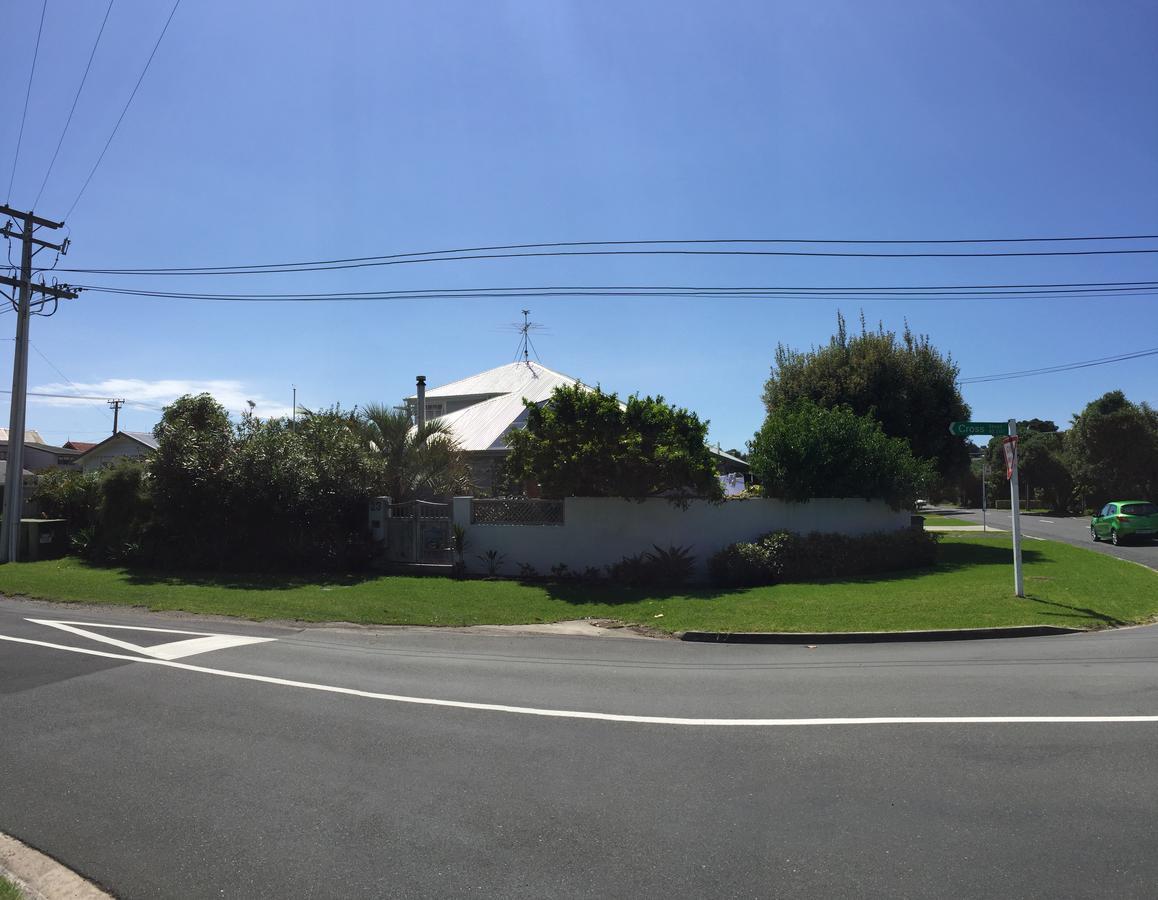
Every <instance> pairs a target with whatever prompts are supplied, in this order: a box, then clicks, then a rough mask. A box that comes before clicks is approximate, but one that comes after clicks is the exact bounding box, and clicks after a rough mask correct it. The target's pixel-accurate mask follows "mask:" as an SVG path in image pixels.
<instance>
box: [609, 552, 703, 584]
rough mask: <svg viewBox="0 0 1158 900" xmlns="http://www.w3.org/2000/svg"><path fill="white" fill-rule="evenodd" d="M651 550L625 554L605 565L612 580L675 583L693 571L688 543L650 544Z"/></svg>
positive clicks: (616, 582)
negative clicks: (631, 554) (677, 545)
mask: <svg viewBox="0 0 1158 900" xmlns="http://www.w3.org/2000/svg"><path fill="white" fill-rule="evenodd" d="M653 546H654V547H655V550H654V552H652V551H647V552H645V553H637V554H636V555H635V556H625V557H623V559H621V560H620V561H619V562H617V563H615V564H614V565H612V566H609V567H608V569H607V576H608V578H609V579H610V580H611V582H612V583H613V584H620V585H626V586H628V587H667V588H672V587H679V586H680V585H682V584H684V583H686V582H687V581H688V580H689V579H690V578H691V577H692V574H693V573H694V572H695V566H696V558H695V556H693V555H692V553H691V548H690V547H675V546H672V547H668V548H667V549H666V550H665V549H663V548H662V547H660V546H659V545H658V544H656V545H653Z"/></svg>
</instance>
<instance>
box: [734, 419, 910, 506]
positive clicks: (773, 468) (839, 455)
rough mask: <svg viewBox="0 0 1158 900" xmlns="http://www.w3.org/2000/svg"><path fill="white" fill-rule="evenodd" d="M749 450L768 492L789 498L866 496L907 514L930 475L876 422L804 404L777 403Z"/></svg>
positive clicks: (900, 442)
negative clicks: (905, 510)
mask: <svg viewBox="0 0 1158 900" xmlns="http://www.w3.org/2000/svg"><path fill="white" fill-rule="evenodd" d="M748 446H749V448H750V451H751V455H750V457H749V462H750V464H751V466H752V472H753V474H755V475H756V476H757V477H759V478H760V480H761V482H762V484H763V485H764V491H765V493H766V494H768V495H769V496H772V497H780V498H782V499H784V500H791V501H796V502H800V501H804V500H810V499H812V498H814V497H863V498H864V499H866V500H884V501H885V502H887V503H888V504H889V505H890V506H892V507H893V508H894V509H905V508H911V507H912V506H913V503H914V501H915V500H916V499H917V497H919V496H921V494H922V492H923V491H924V489H925V487H926V485H927V484H928V483H929V481H930V480H931V479H932V478H933V466H932V463H931V462H929V461H928V460H923V459H918V458H917V457H916V456H914V455H913V452H912V450H911V449H909V445H908V443H906V442H905V441H904V440H902V439H901V438H893V437H889V436H888V435H886V434H885V432H884V430H883V429H882V428H881V425H880V423H879V422H877V421H876V420H875V419H873V418H871V417H869V416H861V415H857V414H856V413H855V412H853V410H851V409H849V408H848V407H847V406H837V407H831V408H830V407H825V406H821V405H819V404H817V403H814V402H813V401H811V400H807V399H801V400H797V401H795V402H794V403H792V404H790V405H783V406H777V407H776V408H775V409H774V410H773V411H772V412H771V413H770V414H769V415H768V418H767V419H766V420H765V422H764V427H763V428H761V429H760V431H759V432H758V433H757V434H756V436H755V438H753V439H752V441H751V442H750V443H749V445H748Z"/></svg>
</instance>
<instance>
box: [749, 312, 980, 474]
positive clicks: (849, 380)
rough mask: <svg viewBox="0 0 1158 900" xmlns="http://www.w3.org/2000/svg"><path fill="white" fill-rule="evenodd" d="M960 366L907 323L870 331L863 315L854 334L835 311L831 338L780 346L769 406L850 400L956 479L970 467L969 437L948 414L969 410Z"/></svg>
mask: <svg viewBox="0 0 1158 900" xmlns="http://www.w3.org/2000/svg"><path fill="white" fill-rule="evenodd" d="M958 372H959V370H958V368H957V364H956V363H955V362H953V360H952V357H950V356H949V355H947V354H946V355H942V354H941V353H940V351H938V350H937V348H936V347H934V346H933V345H932V344H931V343H930V341H929V338H928V337H927V336H925V335H920V336H917V335H914V334H913V333H912V331H910V329H909V326H908V325H907V324H906V325H905V330H904V332H903V334H902V335H901V338H900V339H899V340H898V338H897V335H896V333H895V332H892V331H885V330H884V327H883V326H880V327H879V328H878V330H877V331H875V332H873V331H869V330H868V329H867V328H866V327H865V323H864V318H863V316H862V318H861V330H860V334H859V335H854V336H853V337H849V335H848V329H847V327H846V325H845V320H844V317H843V316H842V315H840V314H839V313H838V314H837V333H836V334H835V335H834V336H833V337H832V339H831V340H830V341H829V343H828V345H827V346H824V347H820V348H814V349H812V350H810V351H808V352H807V353H801V352H798V351H795V350H790V349H788V348H787V347H785V346H784V345H783V344H780V345H779V346H778V347H777V348H776V365H775V366H774V367H773V369H772V375H771V377H770V378H769V379H768V381H767V383H766V384H765V385H764V406H765V408H766V409H767V411H768V412H769V413H770V414H771V413H774V412H775V411H776V410H777V409H779V408H781V407H784V406H791V405H792V404H794V403H795V402H796V401H798V400H811V401H812V402H814V403H816V404H818V405H819V406H824V407H835V406H841V405H844V406H848V407H849V408H851V409H852V411H853V412H855V413H856V414H857V415H861V416H865V415H868V416H872V417H873V418H874V419H876V420H877V421H878V422H880V423H881V427H882V428H883V429H884V432H885V434H887V435H888V436H890V437H896V438H904V439H905V440H906V441H908V442H909V446H910V447H911V448H912V450H913V453H914V454H916V455H917V456H919V457H923V458H925V459H931V460H933V462H934V465H935V466H936V469H937V472H938V474H940V475H941V477H942V478H945V479H949V480H956V479H957V478H958V477H959V476H960V475H962V474H963V473H965V472H966V470H967V469H968V468H969V452H968V448H967V446H966V443H965V439H964V438H960V437H954V436H952V435H950V434H949V423H950V422H954V421H964V420H967V419H968V418H969V407H968V406H967V405H966V403H965V400H964V399H963V398H962V396H961V392H960V391H959V390H958V388H957V376H958Z"/></svg>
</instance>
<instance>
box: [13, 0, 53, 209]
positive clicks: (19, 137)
mask: <svg viewBox="0 0 1158 900" xmlns="http://www.w3.org/2000/svg"><path fill="white" fill-rule="evenodd" d="M47 9H48V0H44V2H43V3H41V4H40V27H39V28H37V29H36V46H35V48H33V50H32V70H31V71H30V72H29V73H28V88H27V89H26V90H25V91H24V112H23V113H21V114H20V131H19V132H18V133H17V135H16V155H15V156H14V157H12V174H11V175H9V176H8V201H11V199H12V185H13V184H15V183H16V165H17V163H19V162H20V145H21V144H22V143H23V142H24V122H25V120H27V118H28V101H29V99H31V97H32V81H33V79H34V78H35V77H36V60H37V58H38V57H39V56H40V35H41V33H42V32H43V31H44V13H45V11H47Z"/></svg>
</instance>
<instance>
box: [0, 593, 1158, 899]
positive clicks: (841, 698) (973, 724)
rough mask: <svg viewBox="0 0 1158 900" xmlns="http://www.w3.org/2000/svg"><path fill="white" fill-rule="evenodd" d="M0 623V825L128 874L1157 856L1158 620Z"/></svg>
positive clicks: (369, 893) (806, 882) (3, 613)
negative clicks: (692, 633)
mask: <svg viewBox="0 0 1158 900" xmlns="http://www.w3.org/2000/svg"><path fill="white" fill-rule="evenodd" d="M1011 602H1015V601H1011ZM30 619H40V620H54V621H59V620H67V621H68V622H72V623H77V624H73V625H69V626H67V628H61V627H59V626H54V625H51V624H44V622H43V621H42V622H34V621H30ZM93 623H96V624H95V625H94V624H93ZM110 624H112V625H121V626H136V627H149V628H169V629H181V630H184V631H192V632H202V633H212V634H218V635H233V636H240V637H243V638H244V637H256V638H266V639H269V638H272V639H273V640H267V641H265V642H261V643H246V644H243V645H240V646H227V644H228V643H229V642H228V641H216V642H213V641H210V640H208V639H205V638H200V639H199V638H198V637H197V636H196V635H175V634H166V633H162V632H149V631H135V630H132V628H129V629H123V628H122V629H114V628H108V627H103V626H108V625H110ZM69 629H71V630H69ZM76 629H79V631H77V630H76ZM86 631H87V632H89V634H87V635H86V634H84V633H83V632H86ZM101 637H104V638H106V639H108V638H112V639H114V640H116V641H119V642H120V643H119V644H112V643H108V642H102V641H101V640H99V638H101ZM0 638H3V639H2V640H0V830H2V831H6V832H8V833H10V834H13V835H15V836H16V837H18V838H20V839H21V840H23V841H25V842H27V843H29V844H31V845H32V846H34V847H37V848H39V849H41V850H42V851H44V852H46V853H49V854H50V855H53V856H56V857H58V858H60V859H62V860H63V861H65V862H67V863H68V864H69V865H70V866H72V867H73V868H75V869H77V870H78V871H80V872H81V873H82V874H83V875H85V876H87V877H89V878H91V879H93V880H95V881H97V882H98V883H100V884H101V885H103V886H105V887H106V888H107V889H110V890H111V891H112V892H113V893H115V894H116V895H118V896H121V897H126V898H130V897H131V898H137V897H140V898H146V897H147V898H165V897H174V898H201V897H238V898H259V897H343V898H346V897H383V896H390V897H442V896H479V897H536V898H541V897H624V896H628V897H633V898H650V897H656V898H660V897H663V898H669V897H697V898H698V897H744V898H748V897H783V896H799V897H833V896H849V897H865V896H888V897H930V896H937V897H947V896H952V897H993V896H1016V897H1057V896H1066V897H1082V896H1089V897H1093V896H1098V897H1105V896H1114V897H1152V896H1153V895H1154V885H1155V884H1158V857H1156V855H1155V852H1154V848H1155V846H1156V840H1158V817H1156V816H1155V813H1154V811H1155V809H1158V749H1156V742H1158V629H1155V628H1134V629H1127V630H1122V631H1117V632H1103V633H1098V634H1088V635H1073V636H1065V637H1057V638H1037V639H1019V640H1004V641H983V642H959V643H945V644H932V643H930V644H898V645H859V646H857V645H838V646H830V647H823V646H822V647H817V648H815V649H810V648H807V647H802V646H791V647H777V646H744V645H702V644H684V643H680V642H677V641H660V640H645V639H640V640H627V639H612V638H596V639H590V638H586V639H584V638H567V637H552V636H531V635H517V634H516V635H506V634H504V635H495V634H479V633H471V632H467V631H455V630H423V629H379V630H364V629H353V628H349V629H341V628H328V629H327V628H313V629H306V630H303V629H298V628H291V627H279V626H274V625H251V624H244V623H238V622H232V621H223V620H208V621H206V620H197V619H193V618H187V617H160V616H149V615H146V614H143V613H134V612H131V611H124V610H115V611H114V610H96V609H92V608H86V609H83V610H82V609H76V608H72V609H70V608H68V607H63V606H52V605H47V604H33V603H26V602H15V601H0ZM13 638H15V639H16V640H12V639H13ZM194 640H200V641H201V643H199V644H197V645H189V644H183V643H180V642H182V641H194ZM46 645H55V646H46ZM130 645H137V648H136V649H134V647H133V646H130ZM211 646H217V647H218V648H219V649H206V648H207V647H211ZM198 648H200V649H198ZM77 651H87V652H77ZM100 654H107V655H100ZM186 654H187V655H186ZM1004 717H1015V719H1014V720H1012V721H1010V720H1007V718H1004ZM1016 717H1036V718H1037V719H1038V720H1037V721H1021V720H1017V719H1016ZM1072 717H1079V718H1078V719H1077V720H1073V719H1072ZM1114 717H1148V720H1146V721H1137V720H1120V719H1115V718H1114ZM873 718H878V719H879V718H883V719H885V720H886V721H883V722H882V721H871V719H873ZM752 720H759V721H758V722H756V723H754V722H753V721H752ZM817 720H826V721H825V722H824V723H819V722H818V721H817Z"/></svg>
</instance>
